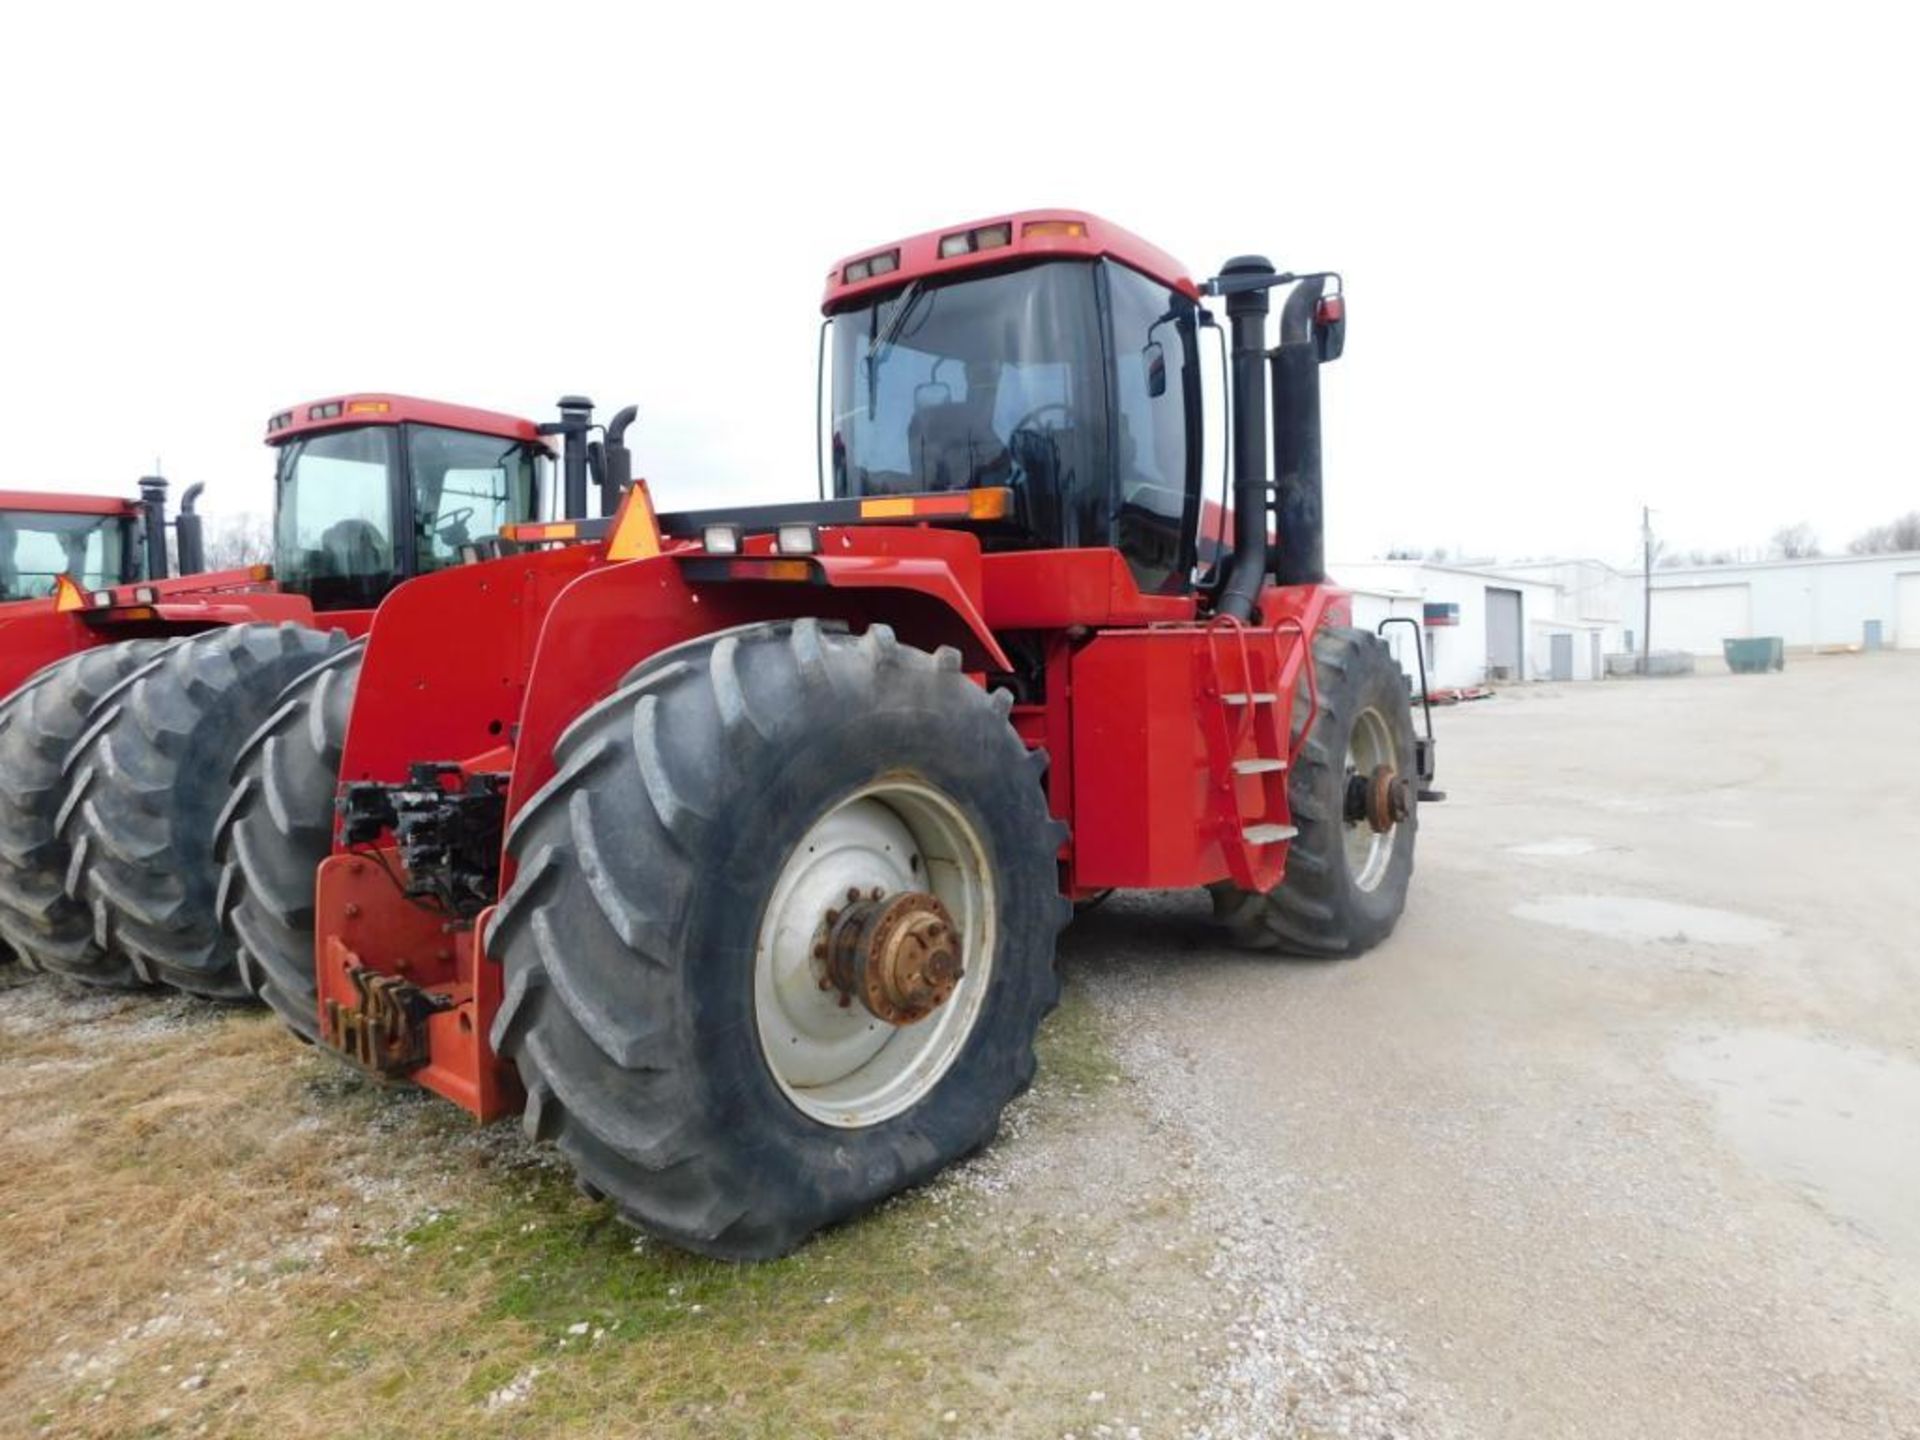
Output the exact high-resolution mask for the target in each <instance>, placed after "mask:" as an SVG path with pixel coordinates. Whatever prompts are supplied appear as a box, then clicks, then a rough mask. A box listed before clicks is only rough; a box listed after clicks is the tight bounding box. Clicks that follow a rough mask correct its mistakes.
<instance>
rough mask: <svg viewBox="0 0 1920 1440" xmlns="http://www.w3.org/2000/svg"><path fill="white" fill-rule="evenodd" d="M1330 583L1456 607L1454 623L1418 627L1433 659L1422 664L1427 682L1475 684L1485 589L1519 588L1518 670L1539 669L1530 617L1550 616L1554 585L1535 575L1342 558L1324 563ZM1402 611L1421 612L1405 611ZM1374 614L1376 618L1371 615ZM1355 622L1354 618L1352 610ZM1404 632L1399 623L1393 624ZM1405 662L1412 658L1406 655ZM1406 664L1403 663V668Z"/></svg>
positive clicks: (1481, 676)
mask: <svg viewBox="0 0 1920 1440" xmlns="http://www.w3.org/2000/svg"><path fill="white" fill-rule="evenodd" d="M1329 568H1330V569H1331V571H1332V572H1333V583H1334V584H1336V585H1342V586H1346V587H1348V588H1350V589H1352V590H1354V591H1356V592H1359V591H1363V590H1364V591H1369V592H1372V593H1374V594H1375V595H1400V596H1405V597H1417V598H1418V600H1419V601H1420V603H1421V605H1422V606H1423V607H1424V605H1425V604H1426V602H1428V601H1432V602H1434V603H1436V604H1446V603H1451V604H1455V605H1458V606H1459V607H1460V623H1459V624H1458V625H1457V626H1434V627H1426V626H1423V627H1422V628H1423V629H1425V630H1426V633H1427V635H1428V636H1429V637H1430V645H1431V649H1432V658H1431V661H1430V663H1429V665H1428V668H1427V683H1428V684H1429V685H1434V686H1441V685H1449V686H1451V685H1478V684H1481V683H1482V682H1484V681H1485V680H1486V678H1487V598H1486V597H1487V587H1489V586H1493V587H1495V588H1498V589H1503V590H1518V591H1519V592H1520V636H1521V648H1522V649H1523V650H1524V651H1525V652H1526V653H1525V655H1524V656H1523V660H1522V666H1521V673H1522V674H1523V675H1527V676H1531V675H1533V674H1535V673H1536V672H1539V673H1544V672H1545V670H1546V666H1547V654H1546V651H1545V649H1544V648H1541V650H1540V653H1539V656H1538V659H1537V661H1536V657H1535V655H1534V653H1533V652H1534V648H1535V645H1536V643H1538V644H1539V645H1540V646H1541V647H1544V645H1545V642H1544V641H1538V642H1536V636H1535V631H1534V625H1533V621H1534V620H1536V619H1545V618H1550V617H1551V616H1552V615H1553V613H1554V603H1555V597H1556V589H1555V587H1554V586H1553V585H1551V584H1549V583H1546V582H1543V581H1539V580H1534V579H1520V578H1518V577H1513V576H1507V575H1502V574H1496V573H1494V572H1492V571H1485V570H1465V569H1454V568H1450V567H1447V566H1441V565H1429V564H1426V563H1424V562H1422V561H1418V560H1367V561H1352V562H1342V563H1338V564H1335V565H1332V566H1330V567H1329ZM1405 613H1408V614H1416V613H1421V611H1418V610H1414V609H1409V610H1407V611H1406V612H1405ZM1376 618H1377V617H1376ZM1355 623H1356V624H1357V623H1359V621H1358V611H1357V610H1356V615H1355ZM1394 628H1396V629H1399V630H1404V629H1405V628H1406V627H1404V626H1396V627H1394ZM1407 659H1408V660H1410V659H1411V657H1407ZM1405 664H1406V662H1405V661H1403V666H1404V665H1405Z"/></svg>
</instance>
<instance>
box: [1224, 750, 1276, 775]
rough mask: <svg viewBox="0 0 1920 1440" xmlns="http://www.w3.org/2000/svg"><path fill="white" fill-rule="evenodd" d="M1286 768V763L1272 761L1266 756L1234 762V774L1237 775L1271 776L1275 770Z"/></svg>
mask: <svg viewBox="0 0 1920 1440" xmlns="http://www.w3.org/2000/svg"><path fill="white" fill-rule="evenodd" d="M1286 768H1287V762H1286V761H1284V760H1274V759H1270V758H1269V757H1267V756H1264V755H1262V756H1259V757H1257V758H1255V759H1252V760H1236V761H1234V762H1233V773H1234V774H1236V775H1270V774H1272V773H1273V772H1274V771H1275V770H1284V769H1286Z"/></svg>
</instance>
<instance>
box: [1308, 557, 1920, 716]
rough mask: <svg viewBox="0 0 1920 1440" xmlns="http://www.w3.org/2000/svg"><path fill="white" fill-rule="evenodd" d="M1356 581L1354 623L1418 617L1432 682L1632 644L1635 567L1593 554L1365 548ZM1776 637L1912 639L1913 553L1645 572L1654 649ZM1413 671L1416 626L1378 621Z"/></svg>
mask: <svg viewBox="0 0 1920 1440" xmlns="http://www.w3.org/2000/svg"><path fill="white" fill-rule="evenodd" d="M1331 569H1332V571H1333V578H1334V581H1335V583H1337V584H1340V585H1344V586H1346V587H1347V588H1348V589H1350V590H1351V591H1353V619H1354V624H1356V625H1360V626H1363V627H1365V628H1366V629H1369V630H1371V629H1374V628H1375V627H1376V626H1378V624H1379V623H1380V621H1381V620H1383V619H1385V618H1386V617H1387V616H1389V615H1404V616H1408V617H1411V618H1412V619H1414V620H1416V621H1418V622H1419V630H1420V635H1421V637H1422V642H1423V644H1424V646H1425V649H1426V654H1427V680H1428V683H1429V684H1430V685H1435V686H1443V685H1475V684H1480V683H1482V682H1484V681H1489V680H1496V681H1497V680H1598V679H1600V678H1601V677H1602V676H1603V675H1604V674H1605V657H1606V656H1607V655H1614V654H1621V653H1624V652H1631V651H1634V650H1637V649H1638V648H1639V646H1640V644H1641V643H1642V642H1643V640H1644V638H1645V637H1644V635H1643V634H1642V632H1643V630H1644V629H1645V628H1646V622H1645V618H1644V617H1645V613H1646V612H1645V606H1646V595H1645V591H1644V588H1643V585H1644V581H1643V577H1642V576H1641V575H1640V574H1639V573H1638V572H1635V571H1631V570H1621V569H1617V568H1616V567H1614V566H1612V565H1608V564H1607V563H1605V562H1604V561H1600V560H1542V561H1532V562H1525V563H1521V564H1516V565H1499V566H1469V565H1442V564H1436V563H1434V562H1432V561H1427V560H1364V561H1351V562H1347V563H1344V564H1337V565H1334V566H1332V567H1331ZM1757 635H1778V636H1780V637H1781V638H1782V639H1783V640H1784V641H1785V642H1786V645H1787V646H1788V648H1789V649H1794V648H1805V647H1809V646H1814V645H1867V646H1873V645H1888V646H1894V645H1897V646H1899V647H1900V648H1902V649H1912V650H1920V551H1910V552H1907V553H1904V554H1899V555H1842V556H1834V557H1831V558H1823V559H1815V560H1768V561H1755V562H1751V563H1746V564H1736V565H1706V566H1700V567H1698V568H1687V569H1668V570H1660V569H1656V570H1655V571H1654V572H1653V648H1654V649H1655V650H1683V651H1686V652H1688V653H1690V654H1695V655H1718V654H1720V643H1721V641H1723V640H1734V639H1746V638H1749V637H1751V636H1757ZM1386 636H1387V640H1388V643H1389V644H1391V645H1392V646H1393V649H1394V654H1395V656H1396V657H1397V658H1398V659H1399V661H1400V664H1401V668H1403V669H1404V670H1406V671H1407V673H1408V674H1409V675H1412V674H1414V673H1415V661H1414V656H1413V651H1412V649H1411V646H1412V643H1413V642H1412V631H1411V629H1410V628H1409V627H1407V626H1405V625H1395V626H1390V627H1389V628H1388V630H1387V632H1386Z"/></svg>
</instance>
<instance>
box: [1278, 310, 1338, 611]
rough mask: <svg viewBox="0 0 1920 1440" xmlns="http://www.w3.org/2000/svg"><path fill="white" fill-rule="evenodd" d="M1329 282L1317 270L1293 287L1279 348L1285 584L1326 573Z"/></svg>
mask: <svg viewBox="0 0 1920 1440" xmlns="http://www.w3.org/2000/svg"><path fill="white" fill-rule="evenodd" d="M1326 286H1327V277H1326V276H1323V275H1310V276H1307V277H1305V278H1303V279H1302V280H1301V281H1300V283H1299V284H1297V285H1295V286H1294V287H1293V293H1291V294H1290V295H1288V296H1287V303H1286V304H1285V305H1284V306H1282V307H1281V310H1280V348H1279V349H1277V350H1275V351H1274V352H1273V451H1274V467H1273V468H1274V470H1275V471H1276V472H1277V474H1278V477H1279V478H1278V484H1277V485H1276V487H1275V490H1274V511H1275V516H1276V520H1277V528H1278V530H1279V542H1278V548H1277V551H1276V553H1275V555H1274V558H1273V578H1274V580H1275V581H1276V582H1277V583H1278V584H1281V585H1318V584H1321V583H1323V582H1324V581H1325V580H1326V578H1327V556H1326V514H1325V511H1324V510H1323V508H1322V505H1321V493H1320V361H1321V354H1322V351H1323V348H1325V347H1324V346H1323V343H1322V339H1321V335H1320V333H1319V330H1318V327H1317V323H1316V322H1317V317H1318V315H1319V311H1320V298H1321V295H1322V293H1323V292H1324V291H1325V290H1326ZM1336 353H1337V352H1336ZM1329 358H1331V357H1329Z"/></svg>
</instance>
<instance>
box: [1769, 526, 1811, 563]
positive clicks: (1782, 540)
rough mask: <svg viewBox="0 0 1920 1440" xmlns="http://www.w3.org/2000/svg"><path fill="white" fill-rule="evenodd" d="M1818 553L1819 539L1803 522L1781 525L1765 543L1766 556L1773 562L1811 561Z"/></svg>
mask: <svg viewBox="0 0 1920 1440" xmlns="http://www.w3.org/2000/svg"><path fill="white" fill-rule="evenodd" d="M1819 553H1820V537H1819V536H1818V535H1816V534H1814V533H1813V526H1811V525H1809V524H1808V523H1807V522H1806V521H1804V520H1802V521H1801V522H1800V523H1799V524H1797V525H1782V526H1781V527H1780V528H1779V529H1778V530H1776V531H1774V532H1773V539H1772V540H1770V541H1768V542H1767V554H1768V555H1769V556H1770V557H1771V558H1772V559H1775V560H1811V559H1813V558H1815V557H1816V556H1818V555H1819Z"/></svg>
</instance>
